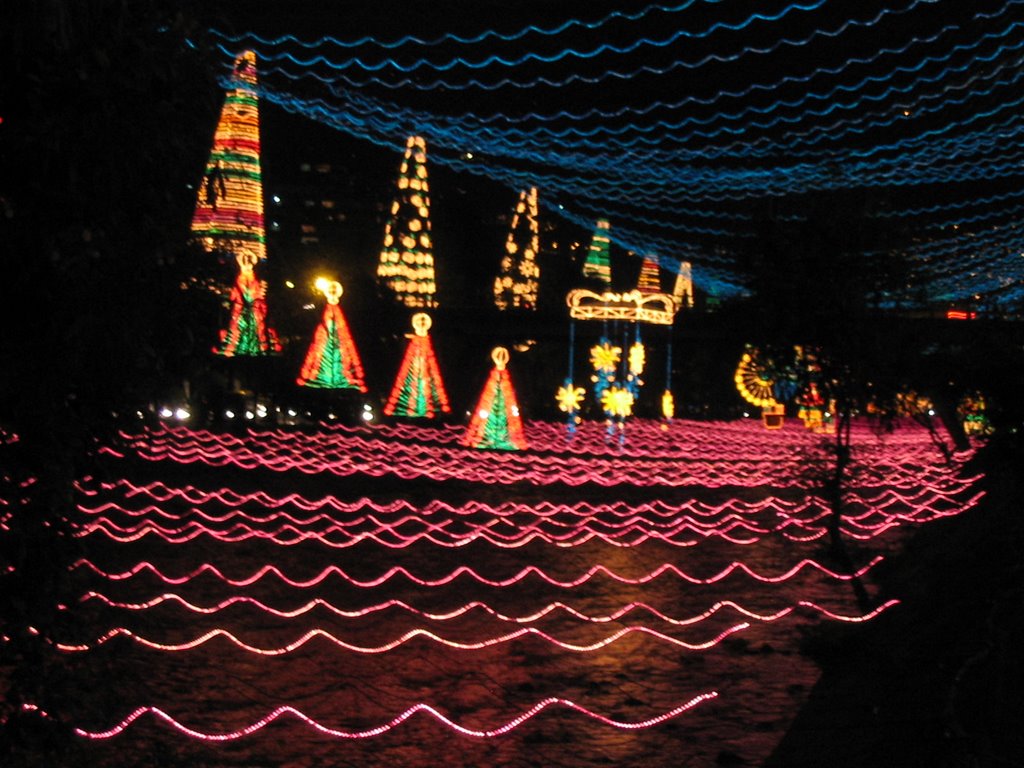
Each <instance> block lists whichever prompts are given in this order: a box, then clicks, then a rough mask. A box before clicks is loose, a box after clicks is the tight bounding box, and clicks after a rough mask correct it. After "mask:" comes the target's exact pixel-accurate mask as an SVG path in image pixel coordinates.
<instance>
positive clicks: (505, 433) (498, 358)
mask: <svg viewBox="0 0 1024 768" xmlns="http://www.w3.org/2000/svg"><path fill="white" fill-rule="evenodd" d="M491 359H492V360H493V361H494V369H493V370H492V371H491V375H490V377H489V378H488V379H487V383H486V384H485V385H484V391H483V392H482V393H481V395H480V402H478V403H477V406H476V409H475V410H474V411H473V418H472V419H471V420H470V422H469V429H467V430H466V434H465V435H464V436H463V438H462V444H463V445H468V446H469V447H471V448H487V449H499V450H506V451H517V450H519V451H521V450H525V449H526V448H527V444H526V436H525V434H524V433H523V422H522V419H521V418H520V417H519V404H518V403H517V402H516V393H515V390H514V389H512V381H511V379H509V375H508V371H507V370H506V368H505V366H506V365H507V364H508V350H507V349H505V348H504V347H495V348H494V351H493V352H491Z"/></svg>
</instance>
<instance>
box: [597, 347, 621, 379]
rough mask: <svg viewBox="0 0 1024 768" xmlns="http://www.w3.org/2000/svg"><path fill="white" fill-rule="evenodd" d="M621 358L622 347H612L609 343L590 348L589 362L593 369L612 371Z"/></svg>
mask: <svg viewBox="0 0 1024 768" xmlns="http://www.w3.org/2000/svg"><path fill="white" fill-rule="evenodd" d="M621 359H622V347H613V346H612V345H611V344H610V343H608V342H605V343H604V344H598V345H596V346H594V347H591V349H590V364H591V365H593V366H594V370H595V371H603V372H606V373H614V372H615V369H616V368H617V367H618V365H619V360H621Z"/></svg>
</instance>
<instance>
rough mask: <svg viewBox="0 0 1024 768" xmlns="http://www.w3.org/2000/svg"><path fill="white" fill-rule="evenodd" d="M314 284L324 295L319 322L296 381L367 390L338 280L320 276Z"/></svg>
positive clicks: (361, 390)
mask: <svg viewBox="0 0 1024 768" xmlns="http://www.w3.org/2000/svg"><path fill="white" fill-rule="evenodd" d="M316 287H317V289H318V290H319V291H321V292H322V293H323V294H324V295H325V296H326V297H327V305H326V306H325V307H324V314H323V317H322V318H321V320H320V324H319V325H318V326H317V327H316V331H314V333H313V342H312V343H311V344H310V345H309V351H308V352H307V353H306V359H305V361H304V362H303V364H302V370H301V371H300V372H299V377H298V378H297V379H296V383H297V384H298V385H299V386H302V387H313V388H316V389H358V390H359V391H360V392H365V391H366V384H365V383H364V380H363V365H362V362H360V360H359V353H358V352H357V351H356V345H355V342H354V341H353V340H352V334H351V333H350V332H349V329H348V323H346V322H345V315H344V313H343V312H342V311H341V307H340V306H339V305H338V300H339V299H340V298H341V294H342V290H343V289H342V287H341V283H339V282H337V281H336V280H325V279H322V278H321V279H320V280H317V281H316Z"/></svg>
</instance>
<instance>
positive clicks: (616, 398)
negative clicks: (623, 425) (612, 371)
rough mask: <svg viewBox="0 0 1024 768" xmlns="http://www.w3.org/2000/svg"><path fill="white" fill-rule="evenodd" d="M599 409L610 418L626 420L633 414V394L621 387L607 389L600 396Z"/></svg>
mask: <svg viewBox="0 0 1024 768" xmlns="http://www.w3.org/2000/svg"><path fill="white" fill-rule="evenodd" d="M601 407H602V408H604V410H605V413H607V414H609V415H610V416H614V417H616V418H620V419H627V418H629V417H630V415H632V413H633V393H632V392H630V391H629V390H628V389H622V388H621V387H609V388H608V389H606V390H605V391H604V393H603V394H602V395H601Z"/></svg>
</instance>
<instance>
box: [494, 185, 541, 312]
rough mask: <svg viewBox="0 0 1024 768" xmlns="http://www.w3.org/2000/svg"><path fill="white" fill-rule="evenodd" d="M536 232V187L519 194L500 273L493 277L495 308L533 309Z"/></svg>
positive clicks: (536, 277)
mask: <svg viewBox="0 0 1024 768" xmlns="http://www.w3.org/2000/svg"><path fill="white" fill-rule="evenodd" d="M538 232H539V229H538V223H537V188H536V187H531V188H530V189H529V190H528V191H527V190H524V191H522V192H520V193H519V202H518V203H517V204H516V209H515V213H514V214H513V216H512V226H511V227H510V228H509V233H508V239H507V240H506V241H505V256H504V257H503V258H502V260H501V272H500V273H499V274H498V276H497V277H495V278H494V304H495V306H496V307H497V308H498V309H501V310H505V309H508V308H509V307H514V308H517V309H519V308H522V309H536V308H537V285H538V282H539V280H540V267H538V266H537V249H538V248H539V247H540V236H539V234H538Z"/></svg>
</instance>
